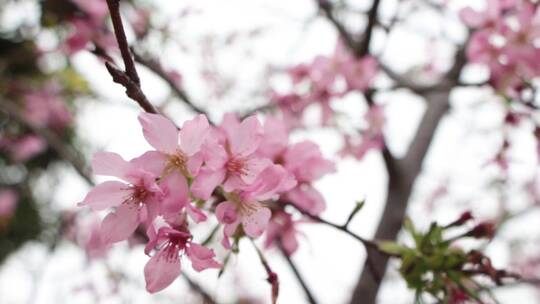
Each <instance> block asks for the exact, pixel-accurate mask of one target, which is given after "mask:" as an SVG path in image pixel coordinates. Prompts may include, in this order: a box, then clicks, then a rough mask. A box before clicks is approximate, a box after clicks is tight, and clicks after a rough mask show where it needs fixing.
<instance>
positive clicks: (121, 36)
mask: <svg viewBox="0 0 540 304" xmlns="http://www.w3.org/2000/svg"><path fill="white" fill-rule="evenodd" d="M107 6H108V7H109V12H110V14H111V21H112V24H113V28H114V35H115V36H116V42H118V47H119V48H120V53H121V54H122V59H123V60H124V65H125V68H126V74H127V75H128V76H129V78H130V79H131V81H133V82H134V83H135V84H137V85H139V86H140V85H141V81H140V79H139V75H138V74H137V69H136V68H135V63H134V62H133V58H132V57H131V52H130V50H129V46H128V42H127V37H126V32H125V31H124V25H123V24H122V17H121V16H120V0H107Z"/></svg>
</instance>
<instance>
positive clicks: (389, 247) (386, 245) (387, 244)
mask: <svg viewBox="0 0 540 304" xmlns="http://www.w3.org/2000/svg"><path fill="white" fill-rule="evenodd" d="M377 246H378V247H379V250H381V251H383V252H385V253H388V254H391V255H401V253H402V252H403V251H404V250H407V247H403V246H401V245H400V244H398V243H396V242H393V241H381V242H378V243H377Z"/></svg>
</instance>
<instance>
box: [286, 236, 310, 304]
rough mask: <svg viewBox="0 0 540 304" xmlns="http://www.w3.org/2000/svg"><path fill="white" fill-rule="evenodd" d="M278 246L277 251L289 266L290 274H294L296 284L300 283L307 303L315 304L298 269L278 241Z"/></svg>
mask: <svg viewBox="0 0 540 304" xmlns="http://www.w3.org/2000/svg"><path fill="white" fill-rule="evenodd" d="M278 246H279V250H280V252H281V255H282V256H283V258H284V259H285V261H287V264H288V265H289V267H290V268H291V270H292V272H293V273H294V276H295V277H296V280H297V281H298V283H300V285H301V286H302V289H303V290H304V293H305V294H306V297H307V298H308V301H309V303H310V304H317V300H315V297H314V296H313V293H312V292H311V290H310V289H309V287H308V286H307V284H306V281H305V280H304V278H303V277H302V274H301V273H300V271H299V270H298V268H297V267H296V265H295V264H294V262H293V261H292V259H291V257H290V256H289V255H288V254H287V252H286V251H285V249H283V245H282V244H281V240H280V242H279V244H278Z"/></svg>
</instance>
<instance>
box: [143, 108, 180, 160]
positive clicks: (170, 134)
mask: <svg viewBox="0 0 540 304" xmlns="http://www.w3.org/2000/svg"><path fill="white" fill-rule="evenodd" d="M139 122H140V123H141V125H142V127H143V135H144V138H146V141H147V142H148V143H149V144H150V145H151V146H152V147H154V148H155V149H156V150H158V151H160V152H163V153H166V154H173V153H175V152H176V148H177V146H178V130H177V129H176V126H175V125H174V124H173V123H172V122H171V121H170V120H168V119H167V118H165V117H163V116H162V115H159V114H150V113H141V114H139Z"/></svg>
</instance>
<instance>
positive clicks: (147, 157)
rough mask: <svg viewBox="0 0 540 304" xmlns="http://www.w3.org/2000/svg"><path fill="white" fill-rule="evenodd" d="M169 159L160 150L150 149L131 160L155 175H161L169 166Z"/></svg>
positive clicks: (136, 165)
mask: <svg viewBox="0 0 540 304" xmlns="http://www.w3.org/2000/svg"><path fill="white" fill-rule="evenodd" d="M167 161H168V160H167V157H166V156H165V154H163V153H161V152H158V151H148V152H145V153H144V154H143V155H141V156H139V157H137V158H134V159H132V160H130V161H129V162H130V163H131V164H132V165H133V166H135V167H137V168H139V169H142V170H144V171H147V172H150V173H152V174H153V175H155V176H161V175H162V174H163V171H164V170H165V167H166V166H167Z"/></svg>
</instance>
